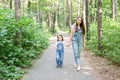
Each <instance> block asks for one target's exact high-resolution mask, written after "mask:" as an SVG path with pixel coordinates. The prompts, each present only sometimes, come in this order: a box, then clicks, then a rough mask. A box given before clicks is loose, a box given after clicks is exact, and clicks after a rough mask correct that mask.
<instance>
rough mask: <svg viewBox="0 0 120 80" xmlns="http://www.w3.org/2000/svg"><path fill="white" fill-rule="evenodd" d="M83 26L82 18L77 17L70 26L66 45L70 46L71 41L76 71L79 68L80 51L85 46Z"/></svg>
mask: <svg viewBox="0 0 120 80" xmlns="http://www.w3.org/2000/svg"><path fill="white" fill-rule="evenodd" d="M84 40H85V27H84V23H83V18H81V17H77V20H76V23H75V24H73V25H72V27H71V34H70V39H69V43H68V45H67V46H70V44H71V42H72V47H73V53H74V59H75V66H76V69H77V71H79V70H80V61H79V59H80V53H81V51H82V47H84V46H85V43H84Z"/></svg>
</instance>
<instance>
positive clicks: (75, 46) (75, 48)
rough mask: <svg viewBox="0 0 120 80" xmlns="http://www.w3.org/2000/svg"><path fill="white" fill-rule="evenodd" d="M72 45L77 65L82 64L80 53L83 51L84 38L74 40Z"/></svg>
mask: <svg viewBox="0 0 120 80" xmlns="http://www.w3.org/2000/svg"><path fill="white" fill-rule="evenodd" d="M72 47H73V53H74V59H75V63H76V65H79V64H80V61H79V58H80V53H81V51H82V40H81V41H77V40H73V41H72Z"/></svg>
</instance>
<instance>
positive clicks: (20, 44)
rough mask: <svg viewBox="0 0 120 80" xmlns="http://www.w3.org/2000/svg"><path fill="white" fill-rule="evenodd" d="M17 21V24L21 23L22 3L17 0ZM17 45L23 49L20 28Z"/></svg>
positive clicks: (20, 28) (20, 29)
mask: <svg viewBox="0 0 120 80" xmlns="http://www.w3.org/2000/svg"><path fill="white" fill-rule="evenodd" d="M14 2H15V19H16V21H17V22H19V21H20V17H21V1H20V0H15V1H14ZM16 39H17V45H18V46H20V47H22V27H21V26H20V27H19V30H18V33H17V34H16Z"/></svg>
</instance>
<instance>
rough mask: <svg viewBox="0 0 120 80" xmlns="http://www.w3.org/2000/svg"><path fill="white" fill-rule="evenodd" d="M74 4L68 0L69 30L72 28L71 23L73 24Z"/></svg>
mask: <svg viewBox="0 0 120 80" xmlns="http://www.w3.org/2000/svg"><path fill="white" fill-rule="evenodd" d="M71 17H72V3H71V0H68V24H69V30H70V27H71V23H72V21H71V20H72V19H71Z"/></svg>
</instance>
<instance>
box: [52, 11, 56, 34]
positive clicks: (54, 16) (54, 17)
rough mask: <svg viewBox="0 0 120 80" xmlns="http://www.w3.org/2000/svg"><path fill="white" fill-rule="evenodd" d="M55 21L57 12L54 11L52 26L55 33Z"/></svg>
mask: <svg viewBox="0 0 120 80" xmlns="http://www.w3.org/2000/svg"><path fill="white" fill-rule="evenodd" d="M55 22H56V12H53V26H52V32H53V33H55Z"/></svg>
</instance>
